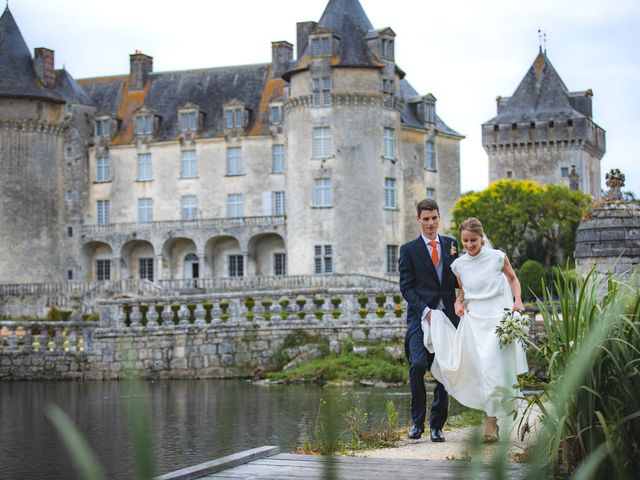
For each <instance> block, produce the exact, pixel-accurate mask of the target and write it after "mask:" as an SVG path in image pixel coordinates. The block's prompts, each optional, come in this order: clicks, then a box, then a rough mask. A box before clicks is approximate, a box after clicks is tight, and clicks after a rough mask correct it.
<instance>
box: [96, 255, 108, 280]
mask: <svg viewBox="0 0 640 480" xmlns="http://www.w3.org/2000/svg"><path fill="white" fill-rule="evenodd" d="M96 280H98V281H99V282H103V281H106V280H111V260H96Z"/></svg>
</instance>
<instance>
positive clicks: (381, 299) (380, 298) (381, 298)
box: [375, 293, 387, 307]
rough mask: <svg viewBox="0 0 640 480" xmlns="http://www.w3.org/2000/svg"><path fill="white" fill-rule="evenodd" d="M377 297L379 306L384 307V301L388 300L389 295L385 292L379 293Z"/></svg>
mask: <svg viewBox="0 0 640 480" xmlns="http://www.w3.org/2000/svg"><path fill="white" fill-rule="evenodd" d="M375 299H376V303H377V304H378V306H379V307H382V306H384V302H385V301H386V300H387V296H386V295H385V294H384V293H377V294H376V297H375Z"/></svg>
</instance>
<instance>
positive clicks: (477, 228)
mask: <svg viewBox="0 0 640 480" xmlns="http://www.w3.org/2000/svg"><path fill="white" fill-rule="evenodd" d="M463 230H466V231H467V232H472V233H475V234H477V235H480V236H481V237H483V238H484V230H483V229H482V223H480V220H478V219H477V218H475V217H469V218H467V219H466V220H465V221H463V222H462V223H460V225H459V226H458V231H459V232H460V233H462V231H463Z"/></svg>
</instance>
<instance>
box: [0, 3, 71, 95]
mask: <svg viewBox="0 0 640 480" xmlns="http://www.w3.org/2000/svg"><path fill="white" fill-rule="evenodd" d="M0 97H12V98H15V97H18V98H20V97H23V98H39V99H45V100H50V101H53V102H62V100H61V99H60V97H59V96H58V95H57V94H56V93H55V92H54V91H52V90H49V89H47V88H45V87H44V86H43V85H42V84H41V83H40V82H39V81H38V80H37V79H36V73H35V71H34V69H33V61H32V59H31V54H30V53H29V47H27V44H26V43H25V41H24V38H22V34H21V33H20V29H19V28H18V25H17V24H16V22H15V20H14V19H13V15H11V12H10V11H9V7H8V6H7V7H6V8H5V10H4V13H3V14H2V16H1V17H0Z"/></svg>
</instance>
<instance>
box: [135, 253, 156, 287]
mask: <svg viewBox="0 0 640 480" xmlns="http://www.w3.org/2000/svg"><path fill="white" fill-rule="evenodd" d="M138 265H139V267H140V268H139V273H140V280H149V281H150V282H153V258H140V259H138Z"/></svg>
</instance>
